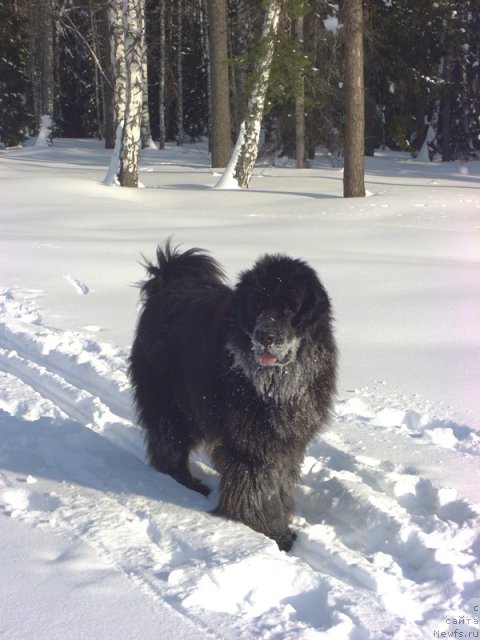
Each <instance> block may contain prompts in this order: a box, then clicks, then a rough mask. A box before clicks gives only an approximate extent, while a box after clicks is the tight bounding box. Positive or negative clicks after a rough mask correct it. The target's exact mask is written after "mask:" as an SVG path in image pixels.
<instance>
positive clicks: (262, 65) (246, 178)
mask: <svg viewBox="0 0 480 640" xmlns="http://www.w3.org/2000/svg"><path fill="white" fill-rule="evenodd" d="M279 19H280V0H269V2H268V3H267V7H266V9H265V18H264V22H263V28H262V38H261V42H262V52H261V55H260V56H259V58H258V60H257V63H256V65H255V69H254V83H253V88H252V91H251V94H250V98H249V100H248V106H247V112H246V115H245V118H244V121H243V122H242V125H241V127H240V133H239V136H238V139H237V143H236V145H235V149H234V152H233V154H232V157H231V158H230V161H229V163H228V165H227V168H226V169H225V172H224V174H223V176H222V177H221V178H220V180H219V182H218V183H217V185H216V188H218V189H221V188H229V187H231V186H232V185H233V186H237V187H240V188H247V187H248V185H249V183H250V179H251V177H252V173H253V169H254V167H255V161H256V159H257V155H258V141H259V138H260V127H261V124H262V117H263V109H264V105H265V96H266V94H267V88H268V79H269V77H270V67H271V64H272V59H273V53H274V43H275V34H276V33H277V28H278V22H279Z"/></svg>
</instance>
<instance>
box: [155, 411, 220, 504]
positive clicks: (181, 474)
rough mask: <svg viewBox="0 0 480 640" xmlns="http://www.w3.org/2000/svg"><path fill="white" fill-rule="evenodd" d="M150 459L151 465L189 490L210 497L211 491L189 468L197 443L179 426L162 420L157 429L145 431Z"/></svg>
mask: <svg viewBox="0 0 480 640" xmlns="http://www.w3.org/2000/svg"><path fill="white" fill-rule="evenodd" d="M145 440H146V443H147V452H148V458H149V460H150V463H151V465H152V466H153V467H154V468H155V469H157V471H160V472H161V473H166V474H168V475H170V476H172V478H174V480H176V481H177V482H179V483H180V484H183V485H184V486H185V487H187V488H188V489H192V490H193V491H198V493H201V494H202V495H204V496H208V494H209V493H210V489H209V488H208V487H206V486H205V485H204V484H203V482H201V481H200V480H198V479H197V478H194V477H193V476H192V474H191V472H190V469H189V466H188V460H189V456H190V451H191V450H192V449H194V448H195V445H196V443H195V442H193V441H192V439H191V438H190V437H189V436H188V435H187V434H186V433H185V430H184V429H183V428H181V427H180V426H179V425H177V424H175V425H172V424H171V423H169V420H168V418H163V419H162V418H160V419H159V420H158V421H157V424H156V428H153V429H152V428H149V429H147V430H146V431H145Z"/></svg>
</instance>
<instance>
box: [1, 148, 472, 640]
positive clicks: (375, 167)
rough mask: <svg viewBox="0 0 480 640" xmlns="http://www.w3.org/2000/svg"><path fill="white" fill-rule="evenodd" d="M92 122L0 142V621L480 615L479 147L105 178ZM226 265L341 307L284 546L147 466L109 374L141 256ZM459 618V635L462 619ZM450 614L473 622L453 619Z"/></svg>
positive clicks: (73, 627) (330, 621)
mask: <svg viewBox="0 0 480 640" xmlns="http://www.w3.org/2000/svg"><path fill="white" fill-rule="evenodd" d="M108 161H109V152H106V151H105V150H103V149H102V148H101V145H100V143H98V142H95V141H86V140H57V141H55V146H54V147H52V148H49V149H36V148H32V147H30V148H29V147H27V148H25V149H19V150H8V151H6V150H0V185H1V192H2V205H1V209H0V225H1V229H2V233H1V240H0V244H1V252H0V261H1V272H0V548H1V549H2V552H1V557H0V558H1V559H0V565H1V573H2V580H1V581H0V602H1V605H0V607H1V613H0V637H1V638H2V639H5V640H27V639H30V638H33V637H35V638H36V639H37V640H47V638H48V640H52V639H53V640H56V639H57V638H58V639H62V640H80V639H90V638H96V639H98V640H109V639H110V638H113V637H115V638H117V639H119V640H133V639H135V638H142V640H149V639H150V638H151V639H153V638H159V637H161V638H162V640H169V639H170V638H175V640H177V638H178V637H182V638H187V639H189V638H192V639H193V638H195V639H197V638H198V639H203V638H222V639H226V640H234V639H235V640H237V639H245V640H249V639H254V638H255V639H257V638H260V639H265V640H267V639H268V640H287V639H291V640H294V639H295V640H311V639H323V638H325V639H326V638H333V639H338V640H344V639H350V640H376V639H378V640H387V639H395V640H407V639H409V640H416V639H422V638H434V637H448V636H441V635H438V634H442V633H447V634H454V633H455V630H456V629H457V637H465V638H466V637H478V636H475V635H473V634H474V633H477V634H478V633H479V632H480V622H479V618H480V563H479V560H480V499H479V498H480V490H479V487H480V467H479V456H480V400H479V398H478V395H479V394H478V388H479V386H480V385H479V383H480V329H479V327H480V278H479V261H480V243H479V236H480V185H479V177H480V163H478V162H476V163H469V164H468V165H467V166H466V167H462V166H459V165H456V164H454V163H449V164H439V163H438V164H437V163H421V162H416V161H413V160H410V159H409V158H408V157H407V156H406V155H402V154H393V153H390V152H384V153H382V154H380V155H379V156H378V157H375V158H373V159H369V160H368V162H367V189H368V190H369V192H370V194H371V195H370V197H368V198H365V199H361V200H358V199H349V200H345V199H343V198H342V197H341V192H342V174H341V170H339V169H338V168H333V167H331V166H330V165H329V163H328V161H327V160H326V159H324V158H321V157H320V158H319V159H318V162H317V163H316V166H314V167H313V168H311V169H307V170H303V171H298V170H296V169H293V168H291V167H289V166H288V165H287V166H281V167H271V166H262V165H260V166H258V167H257V169H256V170H255V174H254V178H253V180H252V183H251V188H250V189H249V190H248V191H215V190H212V189H209V187H211V186H212V185H214V184H215V182H216V181H217V180H218V176H216V175H215V174H214V172H213V171H212V170H211V169H210V168H209V166H208V155H207V153H206V151H205V148H204V147H203V146H202V145H192V146H186V147H185V148H183V149H180V148H176V147H169V148H168V149H167V150H165V151H163V152H157V151H154V150H148V151H146V152H144V154H143V157H142V171H141V180H142V182H143V184H144V185H145V188H144V189H139V190H127V189H121V188H116V187H106V186H103V185H102V184H101V181H102V178H103V176H104V174H105V172H106V168H107V166H108ZM172 234H174V239H175V241H176V242H178V243H183V244H185V246H199V247H202V248H205V249H208V250H211V251H212V254H213V255H214V256H215V257H216V258H218V259H219V261H220V262H221V263H223V264H224V266H225V268H226V270H227V273H228V275H229V277H230V278H231V280H232V282H234V281H235V279H236V275H237V274H238V272H239V271H240V270H242V269H243V268H245V267H248V266H249V265H250V264H251V263H252V261H253V260H254V259H256V258H257V257H258V255H260V254H262V253H265V252H277V251H282V252H286V253H288V254H290V255H292V256H294V257H300V258H304V259H306V260H308V261H309V262H310V263H311V264H312V265H313V266H314V267H315V268H316V269H317V270H318V272H319V274H320V276H321V278H322V280H323V282H324V283H325V285H326V287H327V289H328V291H329V293H330V295H331V298H332V301H333V304H334V308H335V316H336V333H337V339H338V343H339V348H340V354H341V367H340V378H339V394H338V399H337V403H336V408H335V409H336V411H335V416H334V417H333V419H332V421H331V425H330V427H329V428H328V430H326V431H325V432H324V433H323V434H321V435H320V436H319V437H317V438H316V439H315V441H314V442H313V443H312V444H311V446H310V448H309V451H308V455H307V457H306V459H305V461H304V465H303V470H302V478H301V482H300V483H299V485H298V486H297V488H296V491H295V504H296V508H295V518H294V522H293V527H294V529H295V530H296V532H297V534H298V538H297V541H296V543H295V545H294V547H293V549H292V551H291V552H290V553H289V554H285V553H282V552H280V551H278V549H277V547H276V545H275V543H274V542H272V541H271V540H269V539H267V538H265V537H263V536H262V535H260V534H257V533H255V532H253V531H251V530H249V529H248V528H246V527H245V526H243V525H241V524H239V523H234V522H223V521H219V520H218V519H216V518H213V517H212V516H210V515H209V511H211V509H212V508H213V507H214V506H215V498H216V487H217V484H218V480H217V477H216V474H215V472H214V471H213V470H212V468H211V465H210V463H209V460H208V459H207V458H206V457H205V456H203V455H200V456H199V457H198V458H197V459H196V460H195V461H194V463H193V469H194V473H195V474H196V475H198V476H199V477H201V479H202V480H203V481H204V482H205V483H207V484H208V485H209V486H210V487H211V488H212V489H213V492H212V495H211V497H210V498H209V499H208V500H207V499H205V498H203V497H202V496H200V495H197V494H194V493H192V492H190V491H188V490H187V489H185V488H184V487H181V486H180V485H178V484H176V483H175V482H174V481H173V480H171V479H170V478H168V477H165V476H162V475H160V474H158V473H156V472H155V471H154V470H153V469H151V468H150V467H148V466H147V465H146V464H145V455H144V447H143V441H142V437H141V434H140V433H139V430H138V428H137V427H136V425H135V419H134V415H133V411H132V406H131V399H130V391H129V384H128V380H127V376H126V367H127V358H128V347H129V344H130V342H131V339H132V335H133V330H134V326H135V320H136V316H137V313H138V289H136V288H135V287H133V286H132V285H133V284H134V283H135V282H137V281H139V280H140V279H141V278H142V277H143V270H142V267H141V265H140V264H139V261H140V260H141V254H144V255H145V256H147V257H152V256H153V254H154V250H155V247H156V244H157V243H159V242H163V241H164V240H165V239H166V238H167V237H168V236H169V235H172ZM460 632H461V633H463V634H464V635H463V636H461V635H459V634H460ZM468 634H471V635H470V636H469V635H468Z"/></svg>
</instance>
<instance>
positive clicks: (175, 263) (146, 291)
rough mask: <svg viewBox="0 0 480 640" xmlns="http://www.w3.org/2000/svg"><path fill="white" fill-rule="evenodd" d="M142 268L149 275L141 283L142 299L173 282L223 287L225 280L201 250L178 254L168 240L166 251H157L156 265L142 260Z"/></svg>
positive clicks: (215, 265)
mask: <svg viewBox="0 0 480 640" xmlns="http://www.w3.org/2000/svg"><path fill="white" fill-rule="evenodd" d="M145 268H146V270H147V272H148V274H149V275H150V278H149V279H148V280H145V282H142V283H140V287H141V293H142V298H143V299H147V298H148V297H149V296H151V295H153V294H154V293H157V292H158V291H160V290H161V289H163V288H164V287H166V286H167V285H168V284H170V283H171V282H172V281H174V280H198V281H201V282H206V283H215V284H220V283H222V282H223V281H224V280H225V278H226V276H225V274H224V272H223V269H222V268H221V266H220V265H219V264H218V262H217V261H216V260H214V258H212V257H211V256H209V255H207V254H206V253H205V252H204V251H203V250H202V249H196V248H195V249H188V250H186V251H179V248H178V247H172V243H171V239H169V240H167V242H166V243H165V248H162V247H160V246H158V247H157V264H154V263H153V262H150V261H149V260H146V259H145Z"/></svg>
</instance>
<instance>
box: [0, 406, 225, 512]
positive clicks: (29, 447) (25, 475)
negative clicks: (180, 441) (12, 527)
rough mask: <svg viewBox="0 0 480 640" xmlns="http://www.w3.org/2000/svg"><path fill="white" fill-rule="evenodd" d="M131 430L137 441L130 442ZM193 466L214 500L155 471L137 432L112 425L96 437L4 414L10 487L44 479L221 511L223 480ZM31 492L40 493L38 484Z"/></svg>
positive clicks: (1, 455)
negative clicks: (218, 499)
mask: <svg viewBox="0 0 480 640" xmlns="http://www.w3.org/2000/svg"><path fill="white" fill-rule="evenodd" d="M127 431H132V432H133V433H134V434H135V435H136V437H135V439H133V440H132V436H131V435H130V436H129V437H127V436H126V432H127ZM135 440H136V441H135ZM118 442H120V443H121V445H120V444H118ZM193 464H194V473H195V475H197V476H199V477H200V479H201V480H202V482H204V483H205V484H207V485H208V486H209V488H210V489H212V493H211V494H210V496H209V498H208V499H206V498H205V497H204V496H202V495H200V494H199V493H197V492H195V491H191V490H189V489H187V488H185V487H183V486H182V485H180V484H179V483H177V482H176V481H175V480H173V478H170V477H169V476H167V475H164V474H161V473H158V472H157V471H156V470H155V469H153V468H152V467H151V466H149V465H148V464H147V462H146V461H145V458H144V453H143V443H142V438H141V435H140V434H139V433H138V432H137V431H136V430H135V429H134V428H133V427H126V426H124V425H121V424H119V425H115V424H112V425H109V427H108V429H106V430H104V431H100V432H98V433H96V432H95V431H94V430H92V429H91V428H88V427H86V426H84V425H82V424H80V423H79V422H74V421H71V420H68V419H66V420H65V421H58V419H57V420H53V419H52V418H48V417H41V418H38V419H36V420H33V421H30V420H24V419H21V418H18V417H15V416H11V415H10V414H8V413H7V412H5V411H3V410H0V469H4V470H5V471H6V472H7V474H9V472H10V474H12V476H13V477H12V478H8V475H7V485H8V486H12V485H13V486H16V485H17V483H18V485H22V484H23V483H27V482H29V481H31V479H32V478H33V479H37V480H38V481H40V480H42V479H44V480H50V481H53V482H56V483H59V484H62V483H63V484H65V485H67V486H68V485H74V486H75V485H81V486H84V487H86V488H88V489H94V490H96V491H100V492H105V493H107V492H108V493H110V494H118V495H123V496H125V495H126V496H128V495H132V496H133V495H134V496H144V497H146V498H148V499H151V500H158V501H159V502H168V503H171V504H174V505H178V506H179V507H184V508H193V509H195V510H197V511H202V512H209V511H211V510H212V509H213V508H214V507H215V506H216V500H217V497H218V481H217V478H216V477H215V474H214V472H213V471H211V470H210V469H209V468H208V466H207V465H206V464H205V463H204V462H202V461H201V459H198V460H197V461H194V463H193ZM28 488H29V489H30V490H31V491H32V493H34V492H35V491H38V489H37V484H29V485H28ZM32 508H33V507H32Z"/></svg>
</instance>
